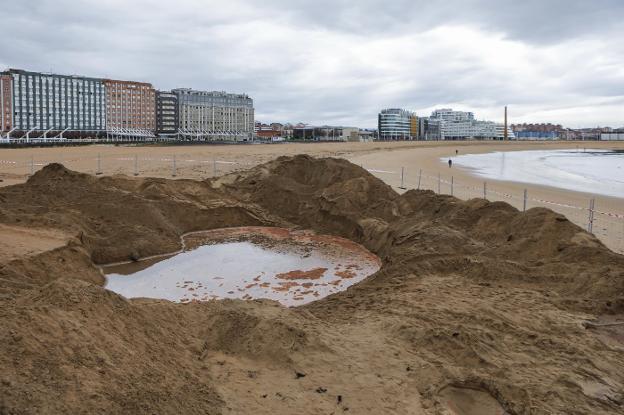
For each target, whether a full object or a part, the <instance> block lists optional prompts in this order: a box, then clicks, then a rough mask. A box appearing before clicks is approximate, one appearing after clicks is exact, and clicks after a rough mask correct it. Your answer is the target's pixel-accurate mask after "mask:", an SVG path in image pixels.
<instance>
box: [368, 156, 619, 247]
mask: <svg viewBox="0 0 624 415" xmlns="http://www.w3.org/2000/svg"><path fill="white" fill-rule="evenodd" d="M362 167H365V168H366V166H362ZM366 170H368V171H369V172H370V173H372V174H373V175H375V176H376V177H378V178H380V179H382V180H383V181H385V182H386V183H388V184H390V185H391V186H393V187H397V188H399V189H401V190H409V189H422V190H432V191H434V192H435V193H438V194H447V195H451V196H455V197H457V198H459V199H464V200H468V199H473V198H483V199H487V200H490V201H503V202H507V203H509V204H510V205H512V206H514V207H515V208H517V209H518V210H520V211H526V210H527V209H531V208H534V207H545V208H548V209H551V210H553V211H555V212H557V213H561V214H562V215H564V216H565V217H567V218H568V219H569V220H570V221H571V222H573V223H575V224H577V225H579V226H580V227H582V228H583V229H585V230H587V231H588V232H589V233H593V234H594V235H595V236H596V237H598V238H599V239H600V240H601V241H602V242H603V243H604V244H605V245H607V246H608V247H609V248H610V249H611V250H613V251H615V252H618V253H622V254H624V201H621V202H620V201H615V200H614V199H611V198H602V197H588V198H587V199H583V198H582V197H576V198H575V200H574V201H572V200H570V199H569V198H568V197H567V195H568V194H567V193H564V192H557V191H556V190H552V191H549V190H545V189H540V190H530V189H529V188H525V189H521V190H519V191H518V192H516V193H513V192H511V193H510V191H509V190H502V189H500V186H497V185H496V183H493V182H488V181H486V180H484V181H482V182H480V183H479V185H476V184H475V183H477V181H476V180H475V181H470V183H468V182H461V181H458V180H457V179H455V177H454V176H453V175H452V174H448V173H447V174H442V173H440V172H438V173H432V172H429V171H424V170H422V169H411V170H410V174H409V175H408V172H407V170H406V169H405V168H403V167H399V168H395V169H393V168H390V169H380V168H367V169H366Z"/></svg>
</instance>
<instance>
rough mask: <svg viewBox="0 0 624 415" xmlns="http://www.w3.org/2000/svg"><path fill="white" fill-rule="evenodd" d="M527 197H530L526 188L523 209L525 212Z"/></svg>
mask: <svg viewBox="0 0 624 415" xmlns="http://www.w3.org/2000/svg"><path fill="white" fill-rule="evenodd" d="M527 199H528V191H527V189H524V201H523V204H522V211H523V212H526V206H527Z"/></svg>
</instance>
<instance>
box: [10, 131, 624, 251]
mask: <svg viewBox="0 0 624 415" xmlns="http://www.w3.org/2000/svg"><path fill="white" fill-rule="evenodd" d="M585 146H586V147H588V148H603V149H624V142H595V141H591V142H520V143H515V142H508V143H507V142H370V143H297V144H291V143H286V144H284V143H282V144H264V145H259V144H258V145H188V146H138V147H132V146H114V145H97V146H85V147H56V148H28V149H0V179H1V180H3V181H2V182H0V186H2V185H10V184H17V183H23V182H24V181H25V180H26V179H27V178H28V176H29V175H30V173H31V170H33V171H36V170H38V169H40V168H42V167H43V166H44V165H46V164H48V163H50V162H60V163H63V164H64V165H65V166H67V167H68V168H70V169H73V170H76V171H81V172H86V173H90V174H95V173H96V172H97V173H99V172H102V173H103V174H104V175H114V174H127V175H134V173H135V157H136V172H137V173H138V175H139V176H141V177H144V176H150V177H168V178H171V177H172V174H173V173H174V171H175V174H176V178H192V179H203V178H207V177H213V176H215V175H222V174H225V173H228V172H232V171H235V170H241V169H247V168H249V167H252V166H254V165H257V164H259V163H263V162H267V161H268V160H271V159H273V158H275V157H278V156H283V155H286V156H292V155H295V154H309V155H312V156H317V157H341V158H346V159H348V160H350V161H352V162H353V163H355V164H358V165H362V166H363V167H365V168H367V169H372V170H373V174H374V175H376V176H377V177H379V178H380V179H382V180H384V181H385V182H386V183H388V184H390V185H391V186H393V187H395V189H397V190H399V191H400V189H398V187H399V186H400V184H401V181H400V171H401V167H404V168H405V185H406V187H407V188H416V187H417V186H418V171H419V170H420V169H422V170H423V171H424V174H423V177H422V179H421V188H425V189H431V190H434V191H436V192H437V191H438V179H437V176H438V173H439V174H440V177H441V186H440V190H441V192H442V193H446V194H449V193H450V192H451V185H450V183H451V177H452V179H453V193H454V195H455V196H457V197H459V198H462V199H470V198H473V197H482V195H483V181H484V180H483V179H482V178H479V177H476V176H474V175H473V174H471V172H470V171H468V170H466V169H462V168H459V167H457V166H455V167H453V168H452V169H449V168H448V165H447V164H446V163H445V162H444V161H440V158H448V157H452V156H453V155H454V154H455V150H459V152H460V154H465V153H468V152H470V153H473V154H475V153H483V152H491V151H503V150H505V151H514V150H536V149H566V148H567V149H574V148H583V147H585ZM98 155H99V160H100V161H99V168H98ZM174 156H175V169H174V161H173V160H174ZM31 162H32V165H31ZM215 173H216V174H215ZM525 189H526V190H527V192H528V197H529V201H528V203H527V207H528V208H531V207H536V206H543V207H548V208H550V209H553V210H555V211H557V212H559V213H561V214H564V215H565V216H566V217H567V218H568V219H570V220H572V221H573V222H574V223H576V224H577V225H579V226H581V227H584V228H587V227H588V221H589V212H588V208H589V204H590V199H592V198H594V199H596V201H595V209H596V210H597V211H598V212H604V213H605V214H596V215H595V217H594V226H593V232H594V234H596V235H597V236H598V237H599V238H600V239H601V240H602V241H603V242H605V243H606V244H607V245H608V246H609V247H610V248H611V249H613V250H615V251H617V252H621V253H624V220H623V219H621V217H622V216H624V200H622V199H618V198H611V197H605V196H595V195H590V194H586V193H582V192H574V191H570V190H565V189H559V188H552V187H547V186H540V185H533V184H519V183H512V182H502V181H493V180H488V184H487V197H488V199H489V200H502V201H506V202H508V203H510V204H512V205H513V206H515V207H516V208H519V209H522V208H523V193H524V190H525ZM611 214H615V215H620V218H615V217H613V216H611Z"/></svg>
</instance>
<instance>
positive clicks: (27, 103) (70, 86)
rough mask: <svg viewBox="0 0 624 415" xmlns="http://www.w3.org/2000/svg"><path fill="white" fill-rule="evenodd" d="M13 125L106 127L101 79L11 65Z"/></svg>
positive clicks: (95, 129)
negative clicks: (33, 70) (38, 70)
mask: <svg viewBox="0 0 624 415" xmlns="http://www.w3.org/2000/svg"><path fill="white" fill-rule="evenodd" d="M3 75H9V76H10V77H11V78H12V107H13V108H12V110H13V116H12V127H13V128H15V129H16V130H20V131H31V130H32V131H46V130H52V131H62V130H69V131H83V132H98V131H104V130H105V129H106V112H105V100H106V97H105V91H104V84H103V83H102V80H101V79H96V78H87V77H82V76H68V75H55V74H46V73H40V72H28V71H23V70H19V69H10V70H8V71H7V72H4V73H3Z"/></svg>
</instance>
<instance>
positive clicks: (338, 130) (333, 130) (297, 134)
mask: <svg viewBox="0 0 624 415" xmlns="http://www.w3.org/2000/svg"><path fill="white" fill-rule="evenodd" d="M359 131H360V129H359V128H356V127H335V126H329V125H323V126H313V125H304V124H297V125H296V126H294V127H293V138H294V139H295V140H313V141H357V140H358V139H359Z"/></svg>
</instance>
